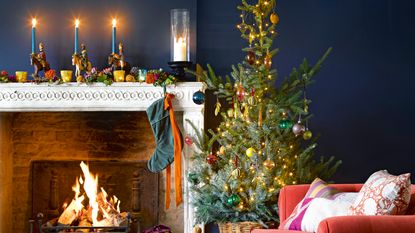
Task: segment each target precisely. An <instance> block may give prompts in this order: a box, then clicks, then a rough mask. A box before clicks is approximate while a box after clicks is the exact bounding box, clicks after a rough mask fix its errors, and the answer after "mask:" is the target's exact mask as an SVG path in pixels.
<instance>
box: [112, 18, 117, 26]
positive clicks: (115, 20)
mask: <svg viewBox="0 0 415 233" xmlns="http://www.w3.org/2000/svg"><path fill="white" fill-rule="evenodd" d="M116 26H117V19H112V27H114V28H115V27H116Z"/></svg>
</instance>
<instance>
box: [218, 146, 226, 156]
mask: <svg viewBox="0 0 415 233" xmlns="http://www.w3.org/2000/svg"><path fill="white" fill-rule="evenodd" d="M219 154H220V155H224V154H225V147H224V146H221V147H220V148H219Z"/></svg>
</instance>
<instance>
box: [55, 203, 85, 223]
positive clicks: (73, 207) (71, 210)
mask: <svg viewBox="0 0 415 233" xmlns="http://www.w3.org/2000/svg"><path fill="white" fill-rule="evenodd" d="M82 201H83V196H82V197H80V200H78V201H76V200H72V202H71V204H69V206H68V207H67V208H66V209H65V210H64V211H63V213H62V214H61V216H60V217H59V219H58V223H60V224H62V225H67V226H69V225H71V224H72V222H73V221H75V220H76V219H77V217H78V216H77V213H78V212H79V211H80V210H81V209H80V206H81V208H82V207H83V206H82V204H80V203H81V202H82Z"/></svg>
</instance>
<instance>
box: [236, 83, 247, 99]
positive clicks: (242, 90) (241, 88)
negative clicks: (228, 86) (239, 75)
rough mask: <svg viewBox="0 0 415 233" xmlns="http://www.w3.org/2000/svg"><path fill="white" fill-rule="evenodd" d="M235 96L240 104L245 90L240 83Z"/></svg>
mask: <svg viewBox="0 0 415 233" xmlns="http://www.w3.org/2000/svg"><path fill="white" fill-rule="evenodd" d="M236 96H237V97H238V100H239V102H242V101H243V100H244V98H245V89H244V86H243V85H242V82H240V83H239V84H238V87H237V88H236Z"/></svg>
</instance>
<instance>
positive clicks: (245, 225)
mask: <svg viewBox="0 0 415 233" xmlns="http://www.w3.org/2000/svg"><path fill="white" fill-rule="evenodd" d="M218 226H219V232H220V233H250V232H251V231H252V230H255V229H262V228H263V226H262V225H261V224H259V223H257V222H234V223H232V222H226V223H218Z"/></svg>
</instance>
